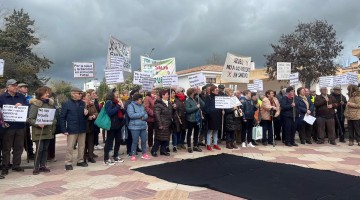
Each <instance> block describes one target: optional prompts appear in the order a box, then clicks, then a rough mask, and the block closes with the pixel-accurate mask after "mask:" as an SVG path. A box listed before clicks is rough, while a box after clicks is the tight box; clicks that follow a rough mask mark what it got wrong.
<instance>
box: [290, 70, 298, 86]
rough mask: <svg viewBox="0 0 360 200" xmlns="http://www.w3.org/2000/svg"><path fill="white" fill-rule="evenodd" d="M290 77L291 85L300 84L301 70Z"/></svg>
mask: <svg viewBox="0 0 360 200" xmlns="http://www.w3.org/2000/svg"><path fill="white" fill-rule="evenodd" d="M289 79H290V85H292V86H294V85H297V84H299V72H296V73H293V74H290V76H289Z"/></svg>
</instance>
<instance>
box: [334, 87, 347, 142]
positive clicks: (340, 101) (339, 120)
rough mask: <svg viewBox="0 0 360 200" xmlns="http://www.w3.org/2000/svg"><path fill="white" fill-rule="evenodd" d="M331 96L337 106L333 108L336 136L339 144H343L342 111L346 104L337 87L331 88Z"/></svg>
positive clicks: (343, 119) (343, 118)
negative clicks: (334, 111) (334, 110)
mask: <svg viewBox="0 0 360 200" xmlns="http://www.w3.org/2000/svg"><path fill="white" fill-rule="evenodd" d="M331 96H333V97H334V98H335V100H336V103H337V105H338V106H337V107H336V108H335V109H336V114H335V115H334V119H335V130H336V136H337V137H339V140H340V142H345V125H344V124H345V123H344V121H345V117H344V111H345V108H346V103H347V101H346V97H345V96H344V95H342V94H341V88H340V87H338V86H336V87H334V88H333V92H332V93H331Z"/></svg>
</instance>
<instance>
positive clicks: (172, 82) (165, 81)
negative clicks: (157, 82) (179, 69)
mask: <svg viewBox="0 0 360 200" xmlns="http://www.w3.org/2000/svg"><path fill="white" fill-rule="evenodd" d="M162 85H163V87H171V86H178V85H179V81H178V75H176V74H171V75H167V76H163V77H162Z"/></svg>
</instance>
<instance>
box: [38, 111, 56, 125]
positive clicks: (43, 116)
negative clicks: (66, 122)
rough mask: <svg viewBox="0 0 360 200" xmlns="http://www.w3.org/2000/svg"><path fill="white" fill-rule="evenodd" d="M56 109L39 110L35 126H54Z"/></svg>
mask: <svg viewBox="0 0 360 200" xmlns="http://www.w3.org/2000/svg"><path fill="white" fill-rule="evenodd" d="M55 112H56V109H51V108H39V109H38V113H37V116H36V121H35V124H44V125H52V124H53V122H54V117H55Z"/></svg>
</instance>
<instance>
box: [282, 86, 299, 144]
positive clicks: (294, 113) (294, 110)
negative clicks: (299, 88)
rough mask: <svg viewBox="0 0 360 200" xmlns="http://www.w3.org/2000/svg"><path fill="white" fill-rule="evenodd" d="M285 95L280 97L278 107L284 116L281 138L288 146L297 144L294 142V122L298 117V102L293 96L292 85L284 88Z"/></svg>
mask: <svg viewBox="0 0 360 200" xmlns="http://www.w3.org/2000/svg"><path fill="white" fill-rule="evenodd" d="M286 94H287V95H286V96H285V97H283V98H281V101H280V107H281V114H282V115H283V117H284V123H285V125H284V130H283V132H284V134H283V137H285V139H284V138H283V140H285V145H286V146H288V147H292V146H298V144H296V143H295V132H296V122H297V120H298V118H299V105H298V104H299V102H298V99H296V98H295V92H294V88H293V87H291V86H290V87H288V88H286Z"/></svg>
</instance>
